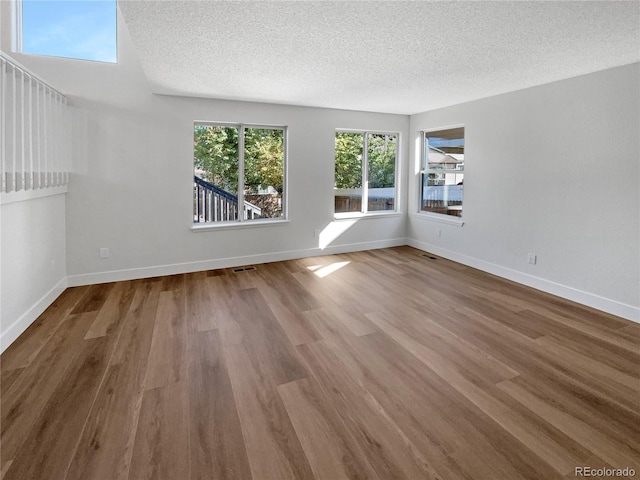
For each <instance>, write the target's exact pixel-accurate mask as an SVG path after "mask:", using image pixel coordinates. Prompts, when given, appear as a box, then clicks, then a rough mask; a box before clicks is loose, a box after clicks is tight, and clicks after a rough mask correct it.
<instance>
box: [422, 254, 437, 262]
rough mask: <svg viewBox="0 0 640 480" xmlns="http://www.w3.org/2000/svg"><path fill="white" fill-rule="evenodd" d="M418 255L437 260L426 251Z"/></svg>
mask: <svg viewBox="0 0 640 480" xmlns="http://www.w3.org/2000/svg"><path fill="white" fill-rule="evenodd" d="M420 256H421V257H424V258H428V259H429V260H437V259H438V257H434V256H433V255H430V254H428V253H421V254H420Z"/></svg>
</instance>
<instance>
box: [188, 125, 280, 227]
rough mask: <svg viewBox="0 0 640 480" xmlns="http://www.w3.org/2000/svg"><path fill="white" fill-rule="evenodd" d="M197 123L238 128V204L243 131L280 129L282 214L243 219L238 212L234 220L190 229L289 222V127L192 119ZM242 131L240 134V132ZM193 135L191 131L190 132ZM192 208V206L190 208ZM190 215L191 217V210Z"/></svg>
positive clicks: (240, 200) (240, 201) (241, 189)
mask: <svg viewBox="0 0 640 480" xmlns="http://www.w3.org/2000/svg"><path fill="white" fill-rule="evenodd" d="M197 125H203V126H212V127H230V128H237V129H238V195H237V197H238V205H244V131H245V130H246V129H248V128H256V129H265V130H267V129H270V130H282V135H283V140H282V149H283V155H284V159H283V163H284V164H283V168H282V171H283V179H282V216H281V217H277V218H258V219H245V218H244V215H242V214H240V213H238V218H237V219H236V220H228V221H224V222H202V223H193V224H192V227H191V229H192V230H193V231H204V230H211V229H221V228H222V229H224V228H234V227H239V226H243V227H244V226H253V227H256V226H264V225H267V224H277V223H289V182H288V179H289V174H288V170H289V161H288V158H289V151H288V150H289V149H288V145H289V141H288V138H289V127H288V126H287V125H271V124H254V123H237V122H215V121H198V120H196V121H194V122H193V127H194V128H195V127H196V126H197ZM240 133H242V134H240ZM192 135H193V133H192ZM191 152H192V154H193V136H192V137H191ZM193 168H194V165H193V158H192V160H191V177H193ZM192 210H193V208H192ZM191 216H192V217H193V211H192V214H191Z"/></svg>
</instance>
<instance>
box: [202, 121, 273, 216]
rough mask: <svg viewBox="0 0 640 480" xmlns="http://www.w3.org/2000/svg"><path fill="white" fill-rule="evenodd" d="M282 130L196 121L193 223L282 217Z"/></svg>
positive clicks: (269, 127) (270, 127)
mask: <svg viewBox="0 0 640 480" xmlns="http://www.w3.org/2000/svg"><path fill="white" fill-rule="evenodd" d="M285 166H286V128H285V127H272V126H253V125H252V126H247V125H223V124H208V123H196V124H195V126H194V135H193V168H194V172H193V173H194V175H193V181H194V183H193V222H194V223H219V222H244V221H252V220H257V219H262V220H264V219H282V218H284V217H285V213H286V212H285V202H284V199H285V195H286V193H285V186H286V182H285Z"/></svg>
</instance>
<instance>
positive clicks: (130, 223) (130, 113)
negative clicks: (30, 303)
mask: <svg viewBox="0 0 640 480" xmlns="http://www.w3.org/2000/svg"><path fill="white" fill-rule="evenodd" d="M75 104H76V107H77V110H78V111H77V126H76V127H77V130H76V133H77V134H76V138H77V139H78V142H77V151H76V154H75V156H74V158H75V160H76V165H75V166H74V175H73V176H72V178H71V182H70V186H69V194H68V208H67V227H68V269H69V274H70V275H71V279H72V280H71V281H72V283H87V282H95V281H101V280H110V279H115V278H126V277H133V276H140V275H157V274H161V273H168V272H175V271H186V270H196V269H202V268H213V267H216V266H226V265H232V264H236V265H237V264H243V263H253V262H259V261H268V260H272V259H280V258H292V257H300V256H306V255H313V254H319V253H321V251H320V250H319V248H318V247H319V238H316V237H315V230H324V229H325V227H327V226H328V225H329V224H330V223H332V221H333V168H334V164H333V162H334V151H333V145H334V135H335V129H336V128H343V127H344V128H367V129H376V130H391V131H400V132H402V134H403V136H404V137H405V138H406V136H407V132H408V130H407V127H408V123H409V122H408V118H407V117H406V116H395V115H380V114H369V113H358V112H344V111H331V110H321V109H313V108H300V107H289V106H277V105H267V104H252V103H240V102H226V101H216V100H203V99H192V98H181V97H160V96H158V97H155V96H154V97H149V99H148V102H146V103H145V104H144V105H139V106H138V108H136V109H135V110H127V109H125V108H121V107H119V106H112V105H109V104H105V103H100V102H97V101H95V100H85V99H78V100H77V101H76V102H75ZM194 120H211V121H229V122H244V123H254V124H275V125H287V126H288V127H289V131H288V140H289V142H288V162H289V168H288V185H289V188H288V195H289V202H288V204H289V219H290V222H289V223H288V224H282V225H273V226H260V227H256V228H250V227H242V228H236V229H224V230H214V231H207V232H199V233H194V232H193V231H191V226H192V218H193V216H192V215H193V213H192V203H193V200H192V195H193V193H192V182H193V122H194ZM80 139H82V140H80ZM407 151H408V148H405V155H404V156H405V158H406V156H407V154H406V152H407ZM404 223H405V218H404V217H403V216H401V215H399V216H394V217H391V218H384V219H368V220H363V221H360V222H358V223H357V224H356V225H354V226H353V227H352V228H350V229H349V230H348V231H347V232H345V233H344V234H343V235H342V236H340V237H339V238H337V239H336V240H335V241H334V242H333V243H332V244H331V247H333V249H332V251H335V249H336V248H343V249H344V248H348V249H358V248H370V247H376V246H383V245H391V244H402V243H404V236H405V235H404V232H405V224H404ZM347 245H348V247H347ZM100 247H108V248H110V251H111V257H110V258H109V259H106V260H101V259H99V258H98V249H99V248H100ZM169 265H173V266H172V267H167V268H156V267H159V266H160V267H162V266H169ZM130 269H134V271H129V272H125V271H126V270H130ZM105 272H119V273H113V274H108V275H102V274H103V273H105Z"/></svg>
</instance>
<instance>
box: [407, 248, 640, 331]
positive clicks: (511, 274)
mask: <svg viewBox="0 0 640 480" xmlns="http://www.w3.org/2000/svg"><path fill="white" fill-rule="evenodd" d="M407 245H410V246H412V247H414V248H417V249H419V250H423V251H425V252H430V253H433V254H435V255H438V256H440V257H443V258H447V259H449V260H453V261H454V262H458V263H462V264H463V265H468V266H470V267H473V268H477V269H478V270H482V271H483V272H488V273H491V274H493V275H497V276H498V277H502V278H506V279H507V280H512V281H514V282H517V283H520V284H522V285H526V286H528V287H531V288H535V289H536V290H541V291H543V292H546V293H550V294H552V295H556V296H558V297H562V298H566V299H567V300H571V301H573V302H576V303H580V304H582V305H586V306H588V307H592V308H595V309H597V310H601V311H603V312H607V313H610V314H612V315H617V316H618V317H622V318H626V319H627V320H631V321H632V322H637V323H640V308H638V307H634V306H633V305H627V304H625V303H621V302H618V301H616V300H611V299H609V298H605V297H601V296H599V295H595V294H593V293H589V292H584V291H582V290H578V289H576V288H573V287H568V286H566V285H561V284H559V283H555V282H552V281H549V280H545V279H543V278H539V277H536V276H533V275H529V274H527V273H523V272H519V271H517V270H512V269H510V268H506V267H503V266H500V265H496V264H494V263H490V262H485V261H484V260H479V259H477V258H473V257H469V256H467V255H463V254H460V253H456V252H453V251H451V250H447V249H446V248H442V247H437V246H435V245H431V244H429V243H425V242H421V241H419V240H416V239H413V238H409V239H407Z"/></svg>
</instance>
